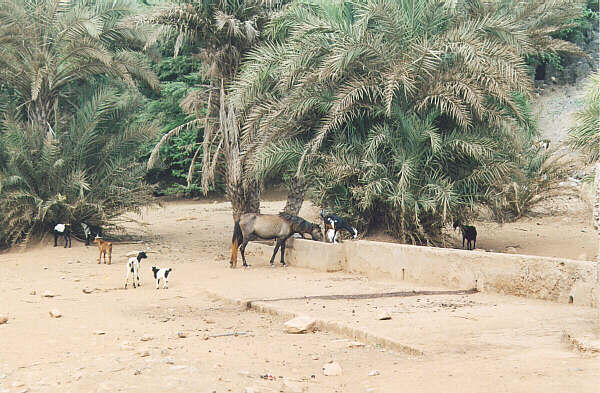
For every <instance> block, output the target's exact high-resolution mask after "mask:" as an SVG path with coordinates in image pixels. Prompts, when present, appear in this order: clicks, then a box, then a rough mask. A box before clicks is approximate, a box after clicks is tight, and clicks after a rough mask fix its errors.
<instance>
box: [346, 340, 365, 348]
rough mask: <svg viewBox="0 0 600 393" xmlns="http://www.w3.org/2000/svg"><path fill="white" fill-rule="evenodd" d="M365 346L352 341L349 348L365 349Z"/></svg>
mask: <svg viewBox="0 0 600 393" xmlns="http://www.w3.org/2000/svg"><path fill="white" fill-rule="evenodd" d="M364 346H365V344H363V343H361V342H358V341H350V342H349V343H348V348H359V347H364Z"/></svg>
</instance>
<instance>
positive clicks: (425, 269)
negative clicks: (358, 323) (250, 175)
mask: <svg viewBox="0 0 600 393" xmlns="http://www.w3.org/2000/svg"><path fill="white" fill-rule="evenodd" d="M272 252H273V247H272V246H268V245H265V244H252V243H250V245H249V246H248V249H247V252H246V254H251V256H249V257H248V260H249V263H255V264H268V261H269V259H270V256H271V254H272ZM275 261H276V262H277V263H278V261H279V255H277V257H276V258H275ZM286 261H287V262H288V263H289V264H290V265H293V266H299V267H305V268H311V269H315V270H319V271H328V272H331V271H347V272H354V273H360V274H364V275H367V276H369V277H373V278H376V277H386V278H392V279H397V280H406V281H410V282H414V283H418V284H423V285H432V286H442V287H447V288H456V289H470V288H474V287H477V289H479V290H480V291H482V292H491V293H499V294H508V295H515V296H524V297H529V298H536V299H543V300H550V301H555V302H560V303H571V302H572V303H574V304H576V305H582V306H588V307H598V301H597V296H598V293H599V288H598V287H597V284H596V266H595V263H593V262H590V261H574V260H569V259H559V258H548V257H538V256H530V255H514V254H500V253H491V252H480V251H465V250H454V249H444V248H432V247H420V246H409V245H403V244H393V243H381V242H371V241H365V240H360V241H345V242H344V243H342V244H327V243H321V242H315V241H311V240H300V239H290V240H289V241H288V247H287V249H286Z"/></svg>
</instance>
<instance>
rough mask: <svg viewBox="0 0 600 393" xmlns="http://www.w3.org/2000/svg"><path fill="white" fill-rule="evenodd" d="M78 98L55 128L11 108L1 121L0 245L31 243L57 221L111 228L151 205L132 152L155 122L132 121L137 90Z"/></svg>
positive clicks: (101, 91) (90, 93) (152, 130)
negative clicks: (74, 108)
mask: <svg viewBox="0 0 600 393" xmlns="http://www.w3.org/2000/svg"><path fill="white" fill-rule="evenodd" d="M77 104H78V105H77V107H78V108H79V109H78V110H77V112H76V113H75V114H74V115H73V116H72V117H71V119H70V120H69V122H68V123H66V125H65V126H64V127H59V128H57V129H55V130H53V131H46V130H45V129H44V128H42V127H40V126H38V125H37V124H35V123H30V122H25V121H23V120H22V119H21V118H20V116H19V115H18V114H15V112H14V111H10V112H8V113H6V117H5V119H4V120H3V121H2V122H1V123H0V157H2V158H3V163H2V165H1V166H0V228H1V229H0V243H2V244H6V245H11V244H14V243H15V242H18V241H25V242H26V241H28V240H29V239H30V238H31V237H33V236H36V235H40V234H42V233H44V232H46V231H48V230H50V229H51V228H52V225H53V224H56V223H59V222H68V223H71V224H73V225H75V224H77V223H80V222H82V221H85V222H87V223H90V224H94V225H103V226H109V227H110V226H114V225H115V223H116V220H117V218H118V217H119V216H120V215H121V214H123V213H124V212H127V211H134V212H139V211H140V208H141V207H142V206H144V205H147V204H149V203H151V197H150V195H151V191H152V187H150V186H149V185H147V184H145V183H144V182H143V177H144V175H145V168H144V166H143V165H141V164H140V163H138V162H136V159H135V157H136V156H137V153H138V152H139V148H140V145H141V144H143V143H146V142H148V141H149V140H150V139H151V138H152V137H153V136H154V133H155V128H154V127H153V126H152V124H142V123H133V122H132V119H133V114H134V113H135V111H136V110H137V109H138V108H139V106H140V104H141V100H140V97H139V95H137V94H132V93H130V92H127V91H126V90H118V89H115V88H108V87H100V88H97V89H95V90H89V91H81V92H80V99H79V100H78V102H77ZM74 228H75V229H77V227H75V226H74Z"/></svg>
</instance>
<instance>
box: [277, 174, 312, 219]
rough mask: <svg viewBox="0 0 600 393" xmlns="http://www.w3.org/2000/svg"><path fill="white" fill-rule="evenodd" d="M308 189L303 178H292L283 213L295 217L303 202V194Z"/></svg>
mask: <svg viewBox="0 0 600 393" xmlns="http://www.w3.org/2000/svg"><path fill="white" fill-rule="evenodd" d="M307 188H308V186H307V184H306V181H305V180H304V178H301V177H300V178H299V177H296V176H293V177H292V178H291V179H290V185H289V190H288V196H287V202H286V204H285V208H284V209H283V211H284V212H286V213H289V214H292V215H294V216H297V215H298V213H299V212H300V209H301V208H302V203H303V202H304V194H305V193H306V189H307Z"/></svg>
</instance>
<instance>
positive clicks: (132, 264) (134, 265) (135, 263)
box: [125, 251, 148, 288]
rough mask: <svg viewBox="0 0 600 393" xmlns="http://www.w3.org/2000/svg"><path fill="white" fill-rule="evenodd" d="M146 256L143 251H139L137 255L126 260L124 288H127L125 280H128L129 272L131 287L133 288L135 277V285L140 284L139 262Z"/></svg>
mask: <svg viewBox="0 0 600 393" xmlns="http://www.w3.org/2000/svg"><path fill="white" fill-rule="evenodd" d="M144 258H148V256H147V255H146V253H145V252H144V251H140V252H139V253H138V255H137V257H131V258H129V260H128V261H127V276H125V288H127V282H128V281H129V273H131V276H132V277H131V280H132V281H133V287H134V288H135V280H136V279H137V285H138V286H142V284H141V283H140V262H142V259H144Z"/></svg>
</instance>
